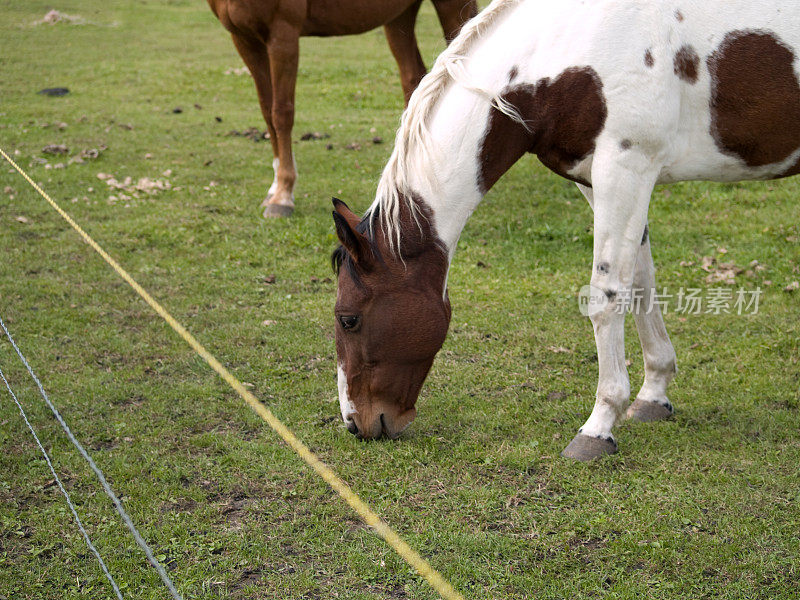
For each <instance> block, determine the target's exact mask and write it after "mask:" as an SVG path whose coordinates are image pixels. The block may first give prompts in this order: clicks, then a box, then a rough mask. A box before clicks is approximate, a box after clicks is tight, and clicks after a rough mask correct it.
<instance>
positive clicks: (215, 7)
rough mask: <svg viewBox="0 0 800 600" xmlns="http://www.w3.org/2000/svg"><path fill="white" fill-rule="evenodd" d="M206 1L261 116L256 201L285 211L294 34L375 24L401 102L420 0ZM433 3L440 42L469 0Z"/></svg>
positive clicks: (273, 211) (410, 72)
mask: <svg viewBox="0 0 800 600" xmlns="http://www.w3.org/2000/svg"><path fill="white" fill-rule="evenodd" d="M208 4H209V6H211V10H212V11H214V14H215V15H216V16H217V18H218V19H219V20H220V22H221V23H222V24H223V25H224V26H225V29H227V30H228V31H229V32H230V33H231V37H232V38H233V43H234V44H235V46H236V49H237V50H238V51H239V55H240V56H241V57H242V60H244V63H245V64H246V65H247V67H248V69H250V74H251V75H252V76H253V81H254V82H255V84H256V91H257V92H258V101H259V103H260V105H261V114H262V115H264V120H265V121H266V122H267V129H268V130H269V134H270V141H271V143H272V155H273V160H272V167H273V170H274V174H275V179H274V181H273V183H272V186H270V188H269V191H268V192H267V197H266V198H265V199H264V201H263V202H262V204H261V205H262V206H263V207H264V216H265V217H285V216H289V215H291V214H292V212H293V211H294V184H295V180H296V179H297V169H296V167H295V162H294V156H293V154H292V137H291V136H292V126H293V125H294V91H295V82H296V81H297V64H298V54H299V38H300V36H333V35H351V34H357V33H364V32H366V31H369V30H371V29H375V28H376V27H379V26H381V25H383V27H384V29H385V31H386V39H387V41H388V42H389V47H390V48H391V50H392V54H394V57H395V60H396V61H397V65H398V67H399V68H400V80H401V82H402V85H403V94H404V96H405V100H406V103H407V102H408V99H409V97H410V96H411V92H413V91H414V88H415V87H417V84H418V83H419V81H420V79H422V77H423V76H424V75H425V64H424V63H423V62H422V57H421V56H420V54H419V49H418V48H417V38H416V37H415V35H414V23H415V22H416V19H417V12H418V11H419V7H420V5H421V4H422V0H338V1H336V2H334V1H333V0H208ZM433 4H434V6H435V8H436V13H437V15H438V17H439V22H440V23H441V25H442V29H443V30H444V35H445V39H446V40H447V41H448V42H450V40H452V39H453V38H454V37H455V36H456V35H457V34H458V32H459V31H460V30H461V26H462V25H463V24H464V22H465V21H466V20H467V19H470V18H472V17H474V16H475V15H476V14H477V11H478V7H477V1H476V0H433Z"/></svg>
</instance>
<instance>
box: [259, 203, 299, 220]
mask: <svg viewBox="0 0 800 600" xmlns="http://www.w3.org/2000/svg"><path fill="white" fill-rule="evenodd" d="M293 212H294V206H287V205H286V204H267V207H266V208H265V209H264V217H266V218H267V219H273V218H274V219H280V218H282V217H291V216H292V213H293Z"/></svg>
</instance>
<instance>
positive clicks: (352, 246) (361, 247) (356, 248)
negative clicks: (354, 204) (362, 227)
mask: <svg viewBox="0 0 800 600" xmlns="http://www.w3.org/2000/svg"><path fill="white" fill-rule="evenodd" d="M333 206H334V209H335V210H334V211H333V222H334V223H335V224H336V235H337V237H338V238H339V241H340V242H341V243H342V246H344V249H345V250H347V253H348V254H349V255H350V256H352V257H353V260H354V261H355V262H356V263H360V264H364V263H366V261H367V260H368V259H369V258H370V257H371V255H372V249H371V248H370V244H369V240H368V239H367V237H366V236H365V235H364V234H363V233H361V232H359V231H358V230H357V229H356V225H358V222H359V218H358V216H357V215H356V214H355V213H354V212H353V211H351V210H350V209H349V208H348V207H347V205H346V204H345V203H344V202H342V201H341V200H339V199H338V198H333Z"/></svg>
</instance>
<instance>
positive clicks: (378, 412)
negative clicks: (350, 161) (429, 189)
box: [333, 197, 450, 438]
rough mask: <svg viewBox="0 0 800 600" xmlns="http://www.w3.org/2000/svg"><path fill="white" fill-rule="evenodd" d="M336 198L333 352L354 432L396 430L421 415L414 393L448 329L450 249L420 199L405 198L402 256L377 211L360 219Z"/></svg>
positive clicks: (371, 433) (372, 433) (368, 435)
mask: <svg viewBox="0 0 800 600" xmlns="http://www.w3.org/2000/svg"><path fill="white" fill-rule="evenodd" d="M412 203H413V204H414V205H415V208H416V211H412V209H411V204H412ZM334 206H335V209H336V210H335V211H334V220H335V222H336V229H337V234H338V236H339V239H340V241H341V242H342V246H341V247H340V248H338V249H337V250H336V251H335V252H334V255H333V263H334V267H335V268H336V269H337V271H338V273H339V278H338V279H339V281H338V293H337V298H336V307H335V313H336V317H337V319H336V354H337V360H338V363H339V364H340V365H341V366H342V370H343V371H344V373H345V375H346V377H347V388H348V397H349V399H350V401H351V403H352V404H353V406H354V407H355V409H356V412H357V414H356V415H355V416H354V417H353V421H354V423H355V425H356V427H357V428H358V431H357V432H354V433H358V434H359V435H360V436H361V437H364V438H375V437H380V435H381V434H382V433H386V434H387V435H388V436H389V437H396V435H398V434H399V433H400V431H401V430H402V429H403V428H405V426H406V425H408V423H409V422H410V421H411V420H413V418H414V416H415V415H416V411H415V409H414V404H415V403H416V400H417V396H418V395H419V391H420V389H421V388H422V384H423V382H424V381H425V378H426V376H427V375H428V371H429V370H430V368H431V365H432V364H433V360H434V358H435V356H436V353H437V352H438V351H439V349H440V348H441V347H442V344H443V343H444V339H445V337H446V335H447V329H448V326H449V324H450V302H449V300H448V299H447V296H446V294H445V293H444V285H445V277H446V274H447V268H448V256H447V252H446V251H445V249H444V246H443V244H442V243H441V241H440V240H439V238H438V236H437V235H436V233H435V230H434V228H433V215H432V213H431V211H430V209H429V208H428V206H427V205H426V204H425V203H424V202H423V201H422V200H420V199H407V198H404V197H402V198H401V200H400V219H399V228H400V232H401V240H400V255H399V256H397V255H395V253H394V252H393V251H392V249H391V248H390V245H389V240H388V239H387V238H386V236H385V234H384V233H383V228H382V227H381V225H380V222H381V220H380V218H378V215H374V216H371V217H368V218H367V219H366V220H362V221H361V222H360V223H358V224H357V225H355V224H354V219H353V216H354V215H353V213H352V212H351V211H350V210H349V209H348V208H347V206H346V205H344V203H342V202H338V201H336V202H335V203H334ZM415 212H416V216H415ZM373 232H374V235H373ZM354 316H357V317H358V319H357V321H354V320H352V318H351V317H354ZM352 323H357V325H353V326H351V324H352Z"/></svg>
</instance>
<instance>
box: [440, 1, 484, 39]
mask: <svg viewBox="0 0 800 600" xmlns="http://www.w3.org/2000/svg"><path fill="white" fill-rule="evenodd" d="M433 5H434V6H435V7H436V14H437V15H438V16H439V23H441V24H442V31H444V38H445V39H446V40H447V43H448V44H449V43H450V42H452V41H453V39H454V38H455V37H456V36H457V35H458V32H459V31H461V26H462V25H463V24H464V23H465V22H466V21H467V20H469V19H471V18H472V17H474V16H475V15H477V14H478V2H477V0H433Z"/></svg>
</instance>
